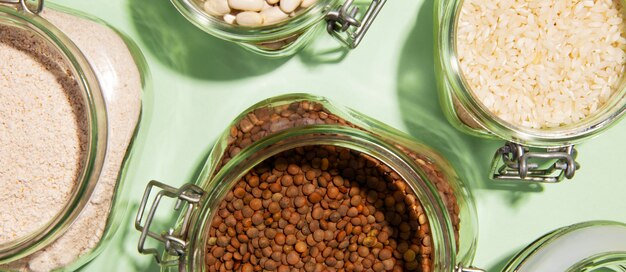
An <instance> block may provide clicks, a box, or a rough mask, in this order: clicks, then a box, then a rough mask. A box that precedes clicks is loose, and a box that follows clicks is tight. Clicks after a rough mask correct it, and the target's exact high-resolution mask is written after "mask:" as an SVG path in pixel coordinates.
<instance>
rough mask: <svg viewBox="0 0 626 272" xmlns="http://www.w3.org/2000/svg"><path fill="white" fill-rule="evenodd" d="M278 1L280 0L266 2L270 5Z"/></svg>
mask: <svg viewBox="0 0 626 272" xmlns="http://www.w3.org/2000/svg"><path fill="white" fill-rule="evenodd" d="M278 1H280V0H267V3H268V4H270V5H274V4H278Z"/></svg>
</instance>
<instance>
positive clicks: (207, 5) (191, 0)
mask: <svg viewBox="0 0 626 272" xmlns="http://www.w3.org/2000/svg"><path fill="white" fill-rule="evenodd" d="M171 2H172V3H173V4H174V6H175V7H176V8H177V9H178V11H180V13H181V14H183V15H184V16H185V18H187V19H188V20H189V21H190V22H192V23H193V24H194V25H196V26H197V27H199V28H200V29H202V30H203V31H205V32H207V33H209V34H211V35H213V36H216V37H218V38H221V39H224V40H227V41H231V42H235V43H237V44H239V45H241V46H243V47H244V48H246V49H248V50H251V51H253V52H256V53H259V54H261V55H265V56H273V57H283V56H289V55H293V54H294V53H296V52H297V51H298V50H299V49H302V48H303V47H304V46H306V45H307V44H309V43H310V41H311V40H312V38H313V37H315V36H316V35H317V34H319V32H320V31H322V30H324V29H326V31H327V32H328V33H329V34H330V35H332V36H333V37H335V38H337V39H338V40H339V41H340V42H341V43H342V45H344V46H345V47H347V48H350V49H353V48H355V47H357V46H358V44H359V43H360V42H361V40H362V38H363V36H364V34H365V32H367V30H368V28H369V27H370V25H371V24H372V22H373V21H374V18H375V17H376V16H377V15H378V12H379V11H380V10H381V8H382V7H383V5H384V4H385V2H386V0H373V1H372V2H371V4H369V7H368V6H365V5H362V3H358V4H357V3H353V0H345V2H343V0H171Z"/></svg>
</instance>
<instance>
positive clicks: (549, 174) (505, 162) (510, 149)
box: [491, 142, 580, 183]
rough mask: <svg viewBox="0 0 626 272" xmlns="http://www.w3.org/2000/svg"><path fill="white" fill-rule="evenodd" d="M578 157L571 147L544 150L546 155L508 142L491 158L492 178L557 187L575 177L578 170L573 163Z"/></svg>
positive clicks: (576, 164) (578, 166) (577, 166)
mask: <svg viewBox="0 0 626 272" xmlns="http://www.w3.org/2000/svg"><path fill="white" fill-rule="evenodd" d="M577 155H578V152H577V151H576V148H574V146H573V145H570V146H565V147H559V148H547V149H546V150H545V151H530V149H529V148H528V147H525V146H522V145H520V144H516V143H511V142H508V143H506V144H505V145H504V146H503V147H501V148H499V149H498V151H497V152H496V154H495V156H494V158H493V161H492V163H491V178H492V179H494V180H505V181H511V180H519V181H530V182H543V183H557V182H560V181H562V180H563V178H567V179H571V178H573V177H574V173H575V172H576V170H577V169H579V168H580V165H579V164H578V163H577V162H576V156H577ZM531 160H533V161H534V162H531ZM538 162H541V163H538Z"/></svg>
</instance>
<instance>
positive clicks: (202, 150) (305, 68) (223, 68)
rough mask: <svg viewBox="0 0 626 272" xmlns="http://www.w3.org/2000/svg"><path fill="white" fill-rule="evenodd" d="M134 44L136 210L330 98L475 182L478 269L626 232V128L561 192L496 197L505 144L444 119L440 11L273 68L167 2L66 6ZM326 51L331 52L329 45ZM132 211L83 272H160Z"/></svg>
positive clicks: (381, 24) (599, 142)
mask: <svg viewBox="0 0 626 272" xmlns="http://www.w3.org/2000/svg"><path fill="white" fill-rule="evenodd" d="M55 2H56V3H59V4H62V5H65V6H68V7H72V8H76V9H79V10H82V11H85V12H87V13H89V14H92V15H95V16H98V17H100V18H102V19H104V20H106V21H108V22H109V23H110V24H112V25H113V26H115V27H117V28H118V29H120V30H122V31H124V32H126V33H127V34H128V35H129V36H130V37H132V38H133V39H134V40H135V41H136V42H137V43H138V44H139V46H140V48H141V49H142V50H143V52H144V54H145V56H146V58H147V60H148V64H149V66H150V68H151V73H152V79H153V84H152V85H153V86H152V88H151V90H149V91H148V93H147V94H146V97H145V99H144V104H143V106H144V115H143V120H142V127H141V130H140V132H139V135H138V140H137V143H136V146H135V148H136V149H135V150H134V151H135V157H134V160H133V161H132V162H131V165H130V169H131V170H130V175H129V177H128V179H127V182H130V183H132V184H130V186H128V188H129V190H132V191H131V192H130V194H131V195H132V196H133V198H132V200H133V201H134V202H135V203H136V202H137V201H138V200H139V199H140V196H141V194H142V192H143V189H144V186H145V184H146V182H148V181H149V180H150V179H156V180H160V181H163V182H166V183H169V184H172V185H180V184H182V183H184V182H187V181H189V179H190V176H191V175H192V174H193V172H194V171H195V169H196V168H197V167H198V166H199V165H200V164H201V162H202V158H203V157H204V156H205V155H206V153H207V152H208V150H209V148H210V147H211V145H212V143H213V141H214V139H215V138H216V137H217V136H218V135H219V134H220V133H221V132H222V131H223V129H224V128H225V127H226V125H227V124H228V123H229V122H230V121H231V120H232V119H233V118H234V117H235V116H236V115H237V114H238V113H239V112H240V111H242V110H243V109H245V108H246V107H248V106H250V105H252V104H253V103H255V102H257V101H259V100H261V99H264V98H268V97H271V96H275V95H278V94H282V93H288V92H308V93H313V94H318V95H323V96H326V97H328V98H330V99H331V100H333V101H335V102H336V103H338V104H343V105H346V106H349V107H352V108H354V109H356V110H359V111H361V112H363V113H365V114H367V115H369V116H372V117H374V118H376V119H379V120H381V121H383V122H386V123H388V124H390V125H391V126H394V127H397V128H399V129H401V130H403V131H406V132H408V133H410V134H411V135H413V136H415V137H417V138H421V139H423V140H424V141H425V142H426V143H428V144H430V145H432V146H434V147H435V148H436V149H438V150H440V151H441V152H442V153H444V155H446V156H447V157H448V158H449V159H450V160H451V161H452V162H453V163H454V164H455V165H456V166H457V168H459V169H460V172H462V173H463V175H464V176H465V177H466V179H467V183H468V185H469V187H470V188H471V190H472V192H473V194H474V196H475V199H476V203H477V207H476V208H477V210H478V220H479V228H480V235H479V242H478V248H477V256H476V259H475V262H474V263H475V265H477V266H480V267H482V268H486V269H489V270H490V271H497V270H499V269H500V268H502V267H503V266H504V264H505V263H506V262H507V260H508V259H509V258H511V257H512V255H514V254H515V253H516V252H517V251H519V250H520V249H522V248H523V247H524V246H525V245H527V244H529V243H530V242H532V241H533V240H534V239H536V238H538V237H539V236H541V235H543V234H545V233H547V232H549V231H551V230H554V229H556V228H559V227H562V226H565V225H569V224H573V223H578V222H582V221H588V220H616V221H622V222H626V212H625V208H626V199H625V198H624V192H626V180H625V179H624V177H623V174H622V173H623V169H624V167H626V164H625V163H624V162H625V161H626V160H625V159H624V157H623V156H624V155H623V154H625V153H626V145H625V144H624V143H623V142H622V140H623V139H624V138H625V137H626V122H623V123H621V124H619V125H617V126H616V127H614V128H612V129H611V130H609V131H608V132H607V133H605V134H603V135H601V136H600V137H597V138H595V139H593V140H591V141H589V142H587V143H585V144H583V145H581V146H580V147H579V151H580V156H579V162H580V163H581V165H582V169H581V170H580V171H579V172H578V173H577V174H576V177H575V178H574V180H572V181H566V182H564V183H562V184H558V185H545V186H526V185H508V186H505V185H498V184H495V183H493V182H490V181H489V180H488V179H487V178H486V177H487V172H486V170H487V168H488V163H489V160H490V159H491V156H492V154H493V152H494V151H495V149H496V148H497V147H498V146H499V145H500V144H501V142H500V141H488V140H482V139H477V138H473V137H469V136H466V135H463V134H461V133H459V132H458V131H456V130H455V129H453V128H452V127H451V126H450V125H449V124H448V123H447V122H446V121H445V119H444V117H443V113H442V111H441V110H440V108H439V104H438V102H437V96H436V87H435V81H434V72H433V54H432V52H433V37H432V36H433V33H432V30H433V17H432V13H433V6H432V2H431V1H424V0H415V1H406V0H390V1H388V3H387V5H386V6H385V8H384V9H383V11H382V13H381V14H380V16H379V17H378V19H377V20H376V22H375V24H374V26H372V28H371V30H370V32H369V33H368V35H367V37H366V39H365V40H364V42H363V43H362V44H361V46H360V47H359V48H358V49H357V50H355V51H353V52H351V53H350V54H349V55H348V56H347V57H346V58H345V59H343V60H342V61H341V62H339V63H320V62H318V61H316V60H315V59H314V58H312V57H311V56H313V54H312V53H311V52H303V53H301V54H299V55H296V56H294V57H292V58H289V59H281V60H270V59H266V58H263V57H259V56H256V55H254V54H252V53H248V52H246V51H244V50H243V49H241V48H240V47H238V46H236V45H234V44H231V43H227V42H224V41H221V40H218V39H216V38H213V37H211V36H209V35H208V34H205V33H204V32H201V31H199V30H197V29H196V28H194V27H193V26H192V25H191V24H189V23H187V22H186V21H185V20H184V19H183V18H182V16H180V15H179V14H178V13H177V11H176V10H175V9H174V8H173V6H172V5H171V4H170V3H169V2H167V1H166V0H151V1H140V0H107V1H104V0H99V1H76V0H56V1H55ZM319 40H320V41H322V42H320V43H319V44H318V48H319V47H320V46H328V45H333V43H331V42H329V41H328V39H326V37H320V39H319ZM135 213H136V209H135V208H134V209H132V211H131V212H130V214H129V217H128V220H127V222H125V223H124V225H123V226H122V229H121V231H120V232H119V233H118V234H117V236H116V239H115V240H114V241H113V242H112V243H111V244H110V245H109V246H108V247H107V248H106V250H105V251H104V252H103V253H102V254H101V255H100V256H99V257H98V258H97V259H95V260H94V261H93V262H91V263H90V264H89V265H87V266H86V267H85V268H84V271H133V270H136V271H146V270H156V268H157V266H155V264H154V261H153V259H152V258H151V257H148V256H141V255H139V254H138V253H137V250H136V243H137V239H138V233H137V232H136V231H134V228H133V226H132V219H133V218H134V216H135Z"/></svg>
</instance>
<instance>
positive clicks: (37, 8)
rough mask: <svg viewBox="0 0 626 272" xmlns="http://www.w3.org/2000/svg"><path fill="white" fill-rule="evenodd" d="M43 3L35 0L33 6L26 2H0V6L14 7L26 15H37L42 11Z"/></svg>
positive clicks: (10, 0) (11, 0)
mask: <svg viewBox="0 0 626 272" xmlns="http://www.w3.org/2000/svg"><path fill="white" fill-rule="evenodd" d="M43 1H44V0H36V1H34V3H33V4H29V3H28V2H29V1H28V0H0V4H7V5H14V6H17V7H18V8H19V9H21V10H25V11H26V12H28V13H32V14H39V13H40V12H41V11H42V10H43Z"/></svg>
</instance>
